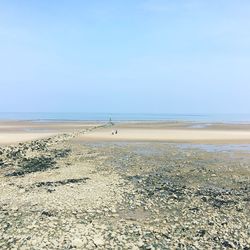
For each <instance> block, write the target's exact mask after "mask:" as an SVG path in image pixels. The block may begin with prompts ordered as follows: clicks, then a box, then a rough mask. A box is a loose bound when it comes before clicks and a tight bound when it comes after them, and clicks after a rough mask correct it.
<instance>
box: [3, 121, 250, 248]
mask: <svg viewBox="0 0 250 250" xmlns="http://www.w3.org/2000/svg"><path fill="white" fill-rule="evenodd" d="M114 128H115V127H110V126H109V125H105V126H98V127H97V126H94V127H92V128H88V129H82V128H81V129H80V130H77V131H75V132H67V133H63V134H59V135H56V136H52V137H47V138H43V139H38V140H33V141H30V142H25V143H21V144H18V145H15V146H4V147H1V148H0V183H1V187H2V192H1V193H0V223H1V228H0V248H1V249H138V250H140V249H152V250H153V249H230V248H231V249H244V250H248V249H250V240H249V239H250V220H249V218H250V209H249V207H250V206H249V205H250V197H249V194H250V155H249V152H244V153H243V152H237V151H235V152H230V153H225V152H223V153H222V152H206V151H202V150H198V149H193V148H190V149H182V148H179V147H177V146H175V145H174V144H167V143H161V142H146V141H143V142H136V141H131V142H129V143H126V142H124V141H122V143H117V142H104V141H102V140H99V141H98V143H97V142H96V141H95V142H88V143H86V142H84V141H81V140H82V139H81V140H80V139H79V138H84V137H85V136H86V137H87V136H89V134H91V135H92V134H95V133H103V132H102V131H110V130H112V129H114Z"/></svg>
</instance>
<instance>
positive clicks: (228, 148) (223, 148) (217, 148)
mask: <svg viewBox="0 0 250 250" xmlns="http://www.w3.org/2000/svg"><path fill="white" fill-rule="evenodd" d="M176 146H177V147H179V148H182V149H201V150H204V151H207V152H232V151H244V152H249V153H250V144H223V145H214V144H189V143H185V144H176Z"/></svg>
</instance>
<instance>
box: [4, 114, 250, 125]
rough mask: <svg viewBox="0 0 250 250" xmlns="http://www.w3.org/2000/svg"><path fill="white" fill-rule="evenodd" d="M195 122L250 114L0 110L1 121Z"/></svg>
mask: <svg viewBox="0 0 250 250" xmlns="http://www.w3.org/2000/svg"><path fill="white" fill-rule="evenodd" d="M110 119H111V120H112V121H113V122H118V123H119V122H193V123H225V124H227V123H228V124H238V123H240V124H250V114H160V113H159V114H152V113H74V112H73V113H49V112H48V113H46V112H44V113H40V112H38V113H29V112H27V113H16V112H5V113H4V112H0V122H3V121H20V122H22V121H27V122H44V123H46V122H47V123H49V122H58V123H60V122H109V120H110Z"/></svg>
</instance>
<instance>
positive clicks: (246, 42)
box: [0, 0, 250, 113]
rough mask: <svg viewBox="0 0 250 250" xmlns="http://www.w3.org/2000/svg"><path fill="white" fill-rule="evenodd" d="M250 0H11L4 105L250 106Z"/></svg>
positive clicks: (2, 75)
mask: <svg viewBox="0 0 250 250" xmlns="http://www.w3.org/2000/svg"><path fill="white" fill-rule="evenodd" d="M249 13H250V1H249V0H206V1H205V0H204V1H203V0H178V1H176V0H126V1H124V0H113V1H112V0H99V1H98V0H91V1H87V0H86V1H85V0H68V1H66V0H65V1H63V0H58V1H56V0H42V1H35V0H22V1H19V0H11V1H10V0H1V1H0V94H1V98H0V111H33V112H34V111H62V112H69V111H77V112H79V111H80V112H155V113H249V112H250V14H249Z"/></svg>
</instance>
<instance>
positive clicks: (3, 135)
mask: <svg viewBox="0 0 250 250" xmlns="http://www.w3.org/2000/svg"><path fill="white" fill-rule="evenodd" d="M99 124H100V123H94V122H77V121H76V122H60V121H58V122H37V121H0V145H8V144H17V143H19V142H25V141H30V140H35V139H41V138H46V137H50V136H53V135H56V134H61V133H66V132H70V131H74V130H77V129H88V128H91V127H94V126H98V125H99Z"/></svg>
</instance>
